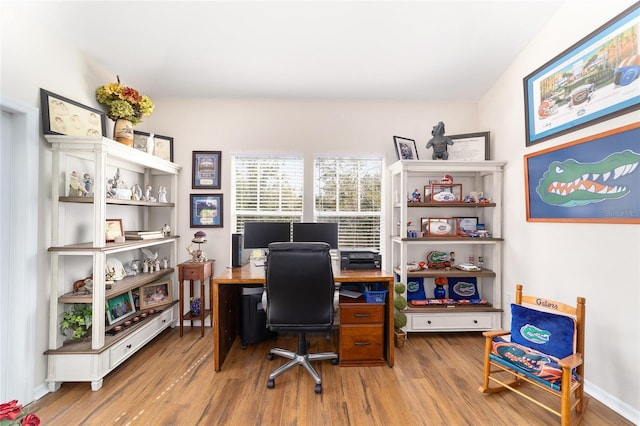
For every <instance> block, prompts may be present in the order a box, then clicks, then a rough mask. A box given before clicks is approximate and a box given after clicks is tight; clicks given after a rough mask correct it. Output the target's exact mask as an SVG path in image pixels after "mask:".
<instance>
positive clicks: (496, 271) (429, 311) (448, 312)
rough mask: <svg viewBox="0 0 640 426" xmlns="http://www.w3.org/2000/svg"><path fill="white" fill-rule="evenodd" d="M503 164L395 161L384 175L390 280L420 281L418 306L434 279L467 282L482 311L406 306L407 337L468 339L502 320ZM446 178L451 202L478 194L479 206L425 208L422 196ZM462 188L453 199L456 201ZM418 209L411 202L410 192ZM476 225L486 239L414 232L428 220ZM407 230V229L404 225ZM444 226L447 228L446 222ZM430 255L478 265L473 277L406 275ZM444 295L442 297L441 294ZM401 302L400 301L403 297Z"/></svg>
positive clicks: (429, 295)
mask: <svg viewBox="0 0 640 426" xmlns="http://www.w3.org/2000/svg"><path fill="white" fill-rule="evenodd" d="M504 164H505V163H504V162H499V161H477V162H466V161H465V162H461V161H433V160H401V161H397V162H395V163H394V164H392V165H391V166H390V167H389V171H390V173H391V199H392V201H393V208H392V211H393V215H392V220H393V226H392V233H391V241H390V246H391V262H392V267H393V270H394V273H395V275H396V280H397V281H399V282H403V283H405V284H408V283H409V282H411V281H412V280H413V281H418V282H419V281H422V282H423V288H424V293H425V298H426V299H437V298H435V297H434V289H435V287H436V286H435V278H436V277H447V278H473V279H475V281H476V283H477V289H478V293H479V296H480V298H481V299H484V302H486V303H483V304H464V303H462V304H460V303H443V304H438V303H433V304H431V303H427V304H424V305H414V304H411V303H410V304H409V305H408V307H407V309H406V311H405V312H406V314H407V318H408V320H407V326H406V327H405V330H406V331H407V332H430V331H433V332H442V331H473V330H478V331H480V330H489V329H496V328H500V326H501V313H502V241H503V238H502V190H503V189H502V188H503V182H502V180H503V167H504ZM445 175H448V176H450V177H452V178H453V182H452V185H451V186H452V188H454V189H455V191H451V192H453V193H455V195H456V198H460V197H461V198H464V196H465V195H469V194H470V193H471V192H477V193H483V196H484V197H485V198H486V200H483V202H464V200H456V201H440V202H438V201H433V200H431V199H430V197H429V195H430V194H425V191H424V188H425V186H427V187H430V185H429V183H430V182H438V183H441V181H442V179H443V178H444V177H445ZM457 185H462V187H461V191H460V192H461V194H458V191H459V189H458V188H459V187H457ZM416 191H417V192H419V193H420V196H421V197H420V201H419V202H415V199H414V200H412V201H411V202H410V201H409V199H410V198H412V195H413V194H414V193H415V192H416ZM457 218H472V220H473V218H477V222H478V223H481V224H484V226H485V229H486V231H487V236H483V237H475V236H474V237H470V236H462V235H459V233H457V232H455V230H454V231H452V232H451V233H450V234H447V235H443V236H435V235H434V234H433V233H429V232H423V231H425V230H424V229H423V228H422V227H421V224H422V223H423V222H424V223H429V221H428V219H432V222H433V219H436V220H438V219H454V222H455V223H456V224H457V223H458V219H457ZM409 223H411V225H409ZM448 223H451V221H450V220H449V221H448ZM431 251H441V252H445V253H451V252H454V253H455V264H465V263H469V262H470V261H473V263H474V264H476V265H477V263H478V259H479V258H482V259H483V264H482V266H481V269H480V270H477V271H464V270H460V269H457V268H455V267H451V268H450V269H421V270H415V271H413V270H410V268H408V265H412V264H414V263H419V262H421V261H424V262H426V258H427V254H428V253H429V252H431ZM446 290H447V295H448V294H449V289H448V288H447V289H446ZM405 296H406V294H405Z"/></svg>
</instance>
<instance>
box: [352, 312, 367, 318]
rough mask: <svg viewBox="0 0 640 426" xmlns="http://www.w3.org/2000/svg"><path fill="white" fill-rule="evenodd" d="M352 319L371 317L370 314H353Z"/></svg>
mask: <svg viewBox="0 0 640 426" xmlns="http://www.w3.org/2000/svg"><path fill="white" fill-rule="evenodd" d="M353 316H354V317H356V318H369V317H370V316H371V313H365V314H357V313H356V314H353Z"/></svg>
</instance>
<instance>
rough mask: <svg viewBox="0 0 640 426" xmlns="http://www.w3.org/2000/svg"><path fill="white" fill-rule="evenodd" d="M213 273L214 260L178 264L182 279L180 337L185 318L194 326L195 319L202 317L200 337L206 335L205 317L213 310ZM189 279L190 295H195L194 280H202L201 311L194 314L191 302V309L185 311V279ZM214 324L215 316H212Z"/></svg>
mask: <svg viewBox="0 0 640 426" xmlns="http://www.w3.org/2000/svg"><path fill="white" fill-rule="evenodd" d="M212 274H213V260H208V261H206V262H184V263H181V264H179V265H178V280H180V337H182V332H183V322H184V320H190V321H191V328H193V319H194V318H200V337H203V336H204V319H205V318H206V316H207V314H209V312H210V311H211V310H213V297H212V294H213V289H212V286H211V275H212ZM185 280H187V281H189V297H194V285H193V283H194V281H200V313H199V314H198V315H194V313H193V312H191V303H189V311H188V312H187V313H185V312H184V302H185V301H184V281H185ZM207 280H209V310H207V309H206V302H205V297H204V295H205V291H204V282H205V281H207ZM211 323H212V324H213V317H212V318H211Z"/></svg>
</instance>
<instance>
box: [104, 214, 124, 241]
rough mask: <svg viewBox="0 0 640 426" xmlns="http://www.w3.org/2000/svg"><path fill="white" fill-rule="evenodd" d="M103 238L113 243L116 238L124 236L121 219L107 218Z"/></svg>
mask: <svg viewBox="0 0 640 426" xmlns="http://www.w3.org/2000/svg"><path fill="white" fill-rule="evenodd" d="M105 238H106V240H107V242H108V243H113V242H115V241H116V239H118V240H119V239H120V238H124V228H123V227H122V219H107V225H106V226H105Z"/></svg>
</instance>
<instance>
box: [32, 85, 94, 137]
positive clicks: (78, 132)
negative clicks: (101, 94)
mask: <svg viewBox="0 0 640 426" xmlns="http://www.w3.org/2000/svg"><path fill="white" fill-rule="evenodd" d="M40 110H41V111H42V132H43V133H44V134H45V135H67V136H96V137H104V136H106V134H107V115H106V114H105V113H104V112H103V111H100V110H97V109H95V108H91V107H88V106H86V105H83V104H81V103H79V102H76V101H74V100H71V99H69V98H65V97H64V96H60V95H58V94H55V93H53V92H50V91H48V90H45V89H42V88H41V89H40Z"/></svg>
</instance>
